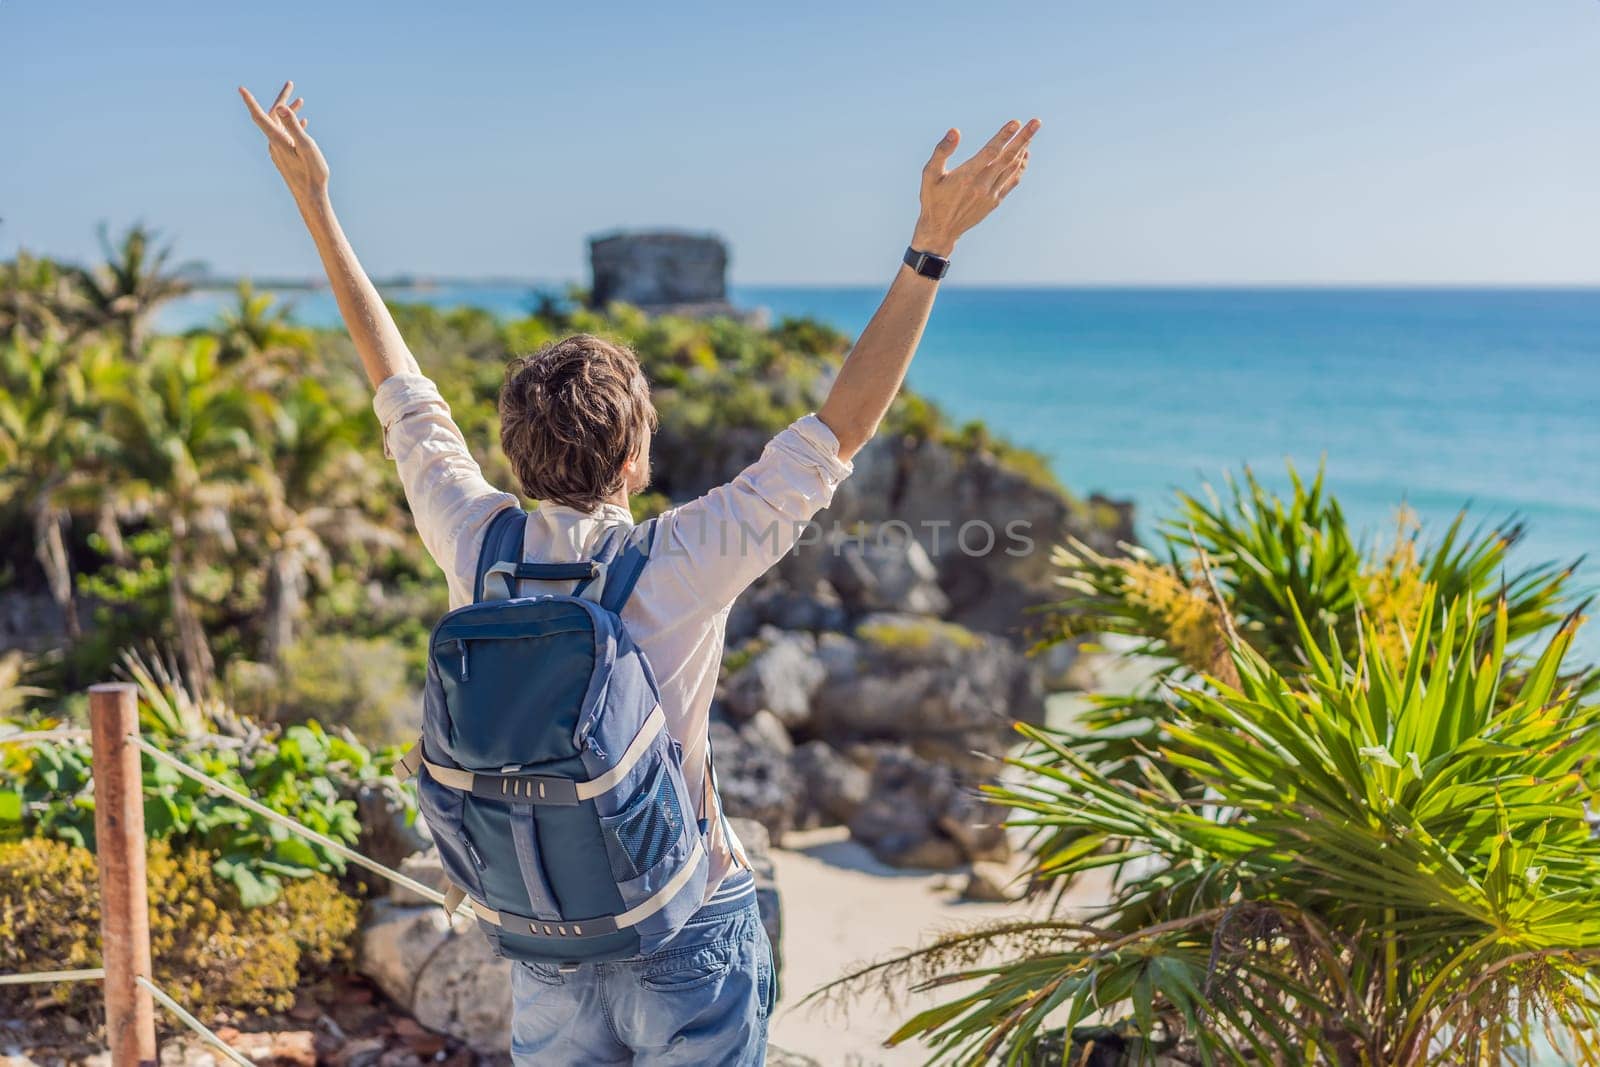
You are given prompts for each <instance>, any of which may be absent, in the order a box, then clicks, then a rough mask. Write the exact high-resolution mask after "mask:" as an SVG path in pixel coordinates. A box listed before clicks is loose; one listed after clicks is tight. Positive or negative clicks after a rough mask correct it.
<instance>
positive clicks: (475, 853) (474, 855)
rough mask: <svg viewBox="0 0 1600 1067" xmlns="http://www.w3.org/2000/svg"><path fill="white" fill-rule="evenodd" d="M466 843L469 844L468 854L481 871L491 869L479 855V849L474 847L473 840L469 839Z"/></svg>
mask: <svg viewBox="0 0 1600 1067" xmlns="http://www.w3.org/2000/svg"><path fill="white" fill-rule="evenodd" d="M466 845H467V855H468V856H471V857H472V862H473V863H475V864H477V866H478V870H480V871H486V870H488V869H489V868H488V865H487V864H485V863H484V862H483V857H482V856H480V855H478V850H477V849H475V848H473V847H472V842H471V841H470V840H467V841H466Z"/></svg>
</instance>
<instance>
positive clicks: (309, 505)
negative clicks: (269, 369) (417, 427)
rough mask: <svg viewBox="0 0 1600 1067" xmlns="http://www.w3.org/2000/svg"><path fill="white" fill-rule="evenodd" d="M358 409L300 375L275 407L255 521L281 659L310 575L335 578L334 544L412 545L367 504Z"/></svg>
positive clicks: (275, 655) (271, 639) (275, 653)
mask: <svg viewBox="0 0 1600 1067" xmlns="http://www.w3.org/2000/svg"><path fill="white" fill-rule="evenodd" d="M357 410H358V409H355V408H353V407H352V406H351V405H346V404H338V403H334V402H333V401H332V399H331V398H330V396H329V394H328V391H327V389H326V388H325V387H324V386H323V385H322V384H321V383H319V382H317V381H315V380H313V379H310V378H302V379H300V380H298V381H296V382H295V383H294V384H293V385H292V386H290V387H289V388H288V389H287V391H284V392H282V393H281V395H280V396H279V397H278V398H277V399H276V400H275V402H274V403H273V404H272V406H271V410H270V418H269V420H268V424H267V425H268V427H269V439H268V441H267V443H266V455H265V456H264V457H263V462H262V463H261V464H259V465H258V466H257V468H256V478H257V483H258V486H259V488H260V490H261V494H260V499H259V502H258V503H259V506H260V507H261V512H262V513H261V516H260V518H259V520H258V521H257V522H255V523H252V524H251V526H252V528H253V529H255V530H257V531H258V532H260V533H261V534H262V535H263V537H264V540H265V544H264V545H263V546H262V551H261V553H260V554H261V556H262V557H263V559H264V560H265V563H266V567H267V576H266V582H265V589H266V611H265V615H266V624H265V631H266V632H265V643H266V649H267V655H268V657H269V658H270V659H272V660H274V661H278V660H281V658H282V656H283V653H284V651H285V650H286V649H287V648H288V647H289V645H290V644H291V643H292V642H293V641H294V637H295V630H296V628H297V626H298V624H299V622H300V620H301V617H302V616H303V614H304V610H305V596H306V592H307V589H308V586H309V582H310V579H311V578H313V577H316V578H317V579H318V580H319V581H322V582H324V583H325V582H327V581H328V580H329V578H330V577H331V570H332V562H333V552H332V551H331V548H332V547H333V546H337V547H339V548H340V549H342V550H345V551H348V550H349V549H350V548H353V547H357V546H383V547H390V548H396V547H399V546H400V545H402V544H404V539H403V538H402V537H401V536H400V535H399V534H398V533H396V532H395V531H394V530H393V529H390V528H388V527H386V526H384V525H382V524H380V523H378V522H375V521H373V520H372V519H371V518H369V517H368V516H367V515H366V513H365V512H364V511H363V509H362V507H361V498H362V496H363V493H364V491H365V490H366V489H368V488H369V487H370V486H371V485H372V468H371V465H370V464H368V463H367V462H366V461H365V460H364V459H363V458H362V457H361V456H360V455H358V453H357V452H356V450H355V443H356V442H357V441H358V440H359V439H360V436H361V433H362V431H363V429H364V424H365V421H366V420H365V419H364V418H363V417H362V416H360V415H359V414H357V413H356V412H357Z"/></svg>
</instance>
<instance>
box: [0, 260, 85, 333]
mask: <svg viewBox="0 0 1600 1067" xmlns="http://www.w3.org/2000/svg"><path fill="white" fill-rule="evenodd" d="M72 301H73V292H72V280H71V276H70V275H69V274H68V273H66V272H63V271H62V270H61V268H60V267H59V266H57V264H56V263H55V262H54V261H52V260H49V259H40V258H38V257H36V256H31V255H29V254H28V253H27V252H18V253H17V258H16V259H13V260H11V261H10V262H8V263H0V336H4V337H9V338H12V339H14V340H24V339H26V340H33V341H39V340H45V339H60V338H62V337H64V336H65V335H66V333H67V329H66V319H67V317H68V313H69V309H70V307H71V305H72Z"/></svg>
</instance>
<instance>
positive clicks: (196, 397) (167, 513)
mask: <svg viewBox="0 0 1600 1067" xmlns="http://www.w3.org/2000/svg"><path fill="white" fill-rule="evenodd" d="M105 422H106V429H107V432H108V434H109V436H110V438H111V440H112V442H113V443H114V449H115V455H114V467H115V469H116V471H117V475H118V483H117V485H116V486H115V487H114V489H115V492H116V493H117V494H118V496H119V497H120V500H121V502H122V503H123V504H124V505H132V504H143V505H145V506H147V507H149V508H150V509H151V512H152V514H155V515H158V516H161V517H164V518H165V520H166V522H167V525H168V528H169V529H170V531H171V543H170V547H169V549H168V560H167V562H168V564H169V566H170V572H171V573H170V579H169V589H170V597H171V605H172V621H173V625H174V628H175V629H176V630H177V637H178V649H179V657H180V659H181V661H182V664H183V668H184V671H185V673H186V675H187V677H188V681H189V684H190V685H191V687H192V688H193V689H195V690H196V691H202V692H203V691H204V690H205V689H206V687H207V686H208V685H209V683H210V681H211V678H212V674H213V671H214V666H215V665H214V663H213V661H212V658H211V651H210V647H209V645H208V643H207V641H206V636H205V633H204V631H203V629H202V628H201V624H200V619H199V615H198V612H197V610H196V608H195V604H194V594H193V591H192V582H193V577H194V575H193V571H194V570H195V569H196V568H197V567H198V566H199V565H200V564H201V563H202V562H203V560H204V555H203V552H202V551H201V549H202V547H203V546H204V545H207V544H221V545H222V546H224V547H225V548H227V547H230V546H232V544H233V532H232V528H231V522H230V512H231V511H232V510H233V508H234V507H235V506H236V505H237V504H238V503H239V502H240V500H242V499H243V498H244V496H245V491H246V488H247V486H246V478H247V475H248V467H249V460H250V458H251V457H252V455H253V448H252V445H251V442H250V435H249V430H250V426H251V423H252V398H251V397H250V395H249V394H247V393H246V392H245V391H244V390H242V389H240V388H239V387H238V385H237V384H236V381H235V379H234V377H233V376H232V375H231V374H229V373H227V372H225V371H224V370H223V368H222V367H221V366H220V364H219V362H218V359H217V342H216V340H215V339H214V338H206V337H197V338H188V339H183V340H177V339H172V340H166V341H162V342H159V343H158V344H156V345H155V346H154V347H153V348H152V349H151V351H150V353H149V356H148V358H147V359H146V360H145V362H143V363H142V364H139V365H137V366H136V367H135V369H134V373H133V374H131V375H130V376H129V378H128V380H127V381H126V383H125V384H124V386H123V387H122V388H120V389H118V390H117V391H116V392H115V393H114V394H113V395H112V396H111V397H110V398H109V400H108V403H107V404H106V408H105Z"/></svg>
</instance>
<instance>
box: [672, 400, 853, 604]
mask: <svg viewBox="0 0 1600 1067" xmlns="http://www.w3.org/2000/svg"><path fill="white" fill-rule="evenodd" d="M852 470H853V468H852V466H851V465H850V463H848V462H846V461H845V460H842V459H840V458H839V441H838V438H836V437H835V436H834V434H833V431H832V430H830V429H828V426H827V424H826V423H824V422H823V421H822V420H821V419H819V418H817V417H816V416H815V415H806V416H804V417H803V418H800V419H798V420H796V421H795V422H794V423H792V424H791V425H790V426H788V427H787V428H786V429H784V430H783V431H781V432H780V433H779V434H778V435H777V436H776V437H774V438H773V439H772V440H771V441H769V442H767V446H766V448H765V449H763V450H762V453H761V457H760V458H759V459H757V460H756V461H755V462H754V463H752V464H750V466H748V467H746V468H745V469H744V470H742V471H740V472H739V474H738V476H737V477H735V478H734V479H733V481H731V482H729V483H728V484H726V485H721V486H718V487H717V488H715V489H713V490H711V491H710V492H709V493H707V494H705V495H704V496H702V497H699V498H698V499H695V500H691V501H689V502H688V503H686V504H683V505H681V506H679V507H676V508H673V509H671V510H670V511H668V512H666V513H665V514H663V515H662V516H661V519H660V521H659V525H658V529H657V533H656V541H655V547H654V550H653V551H652V553H651V561H650V566H649V567H647V568H645V576H646V578H647V579H649V580H650V581H651V582H652V584H654V583H661V584H662V585H671V586H672V587H674V588H673V589H672V590H671V592H672V595H671V597H670V599H671V600H672V601H675V602H677V603H679V604H681V605H682V606H683V609H684V611H685V613H686V614H689V615H701V614H705V615H711V614H714V613H716V612H717V611H720V610H721V609H723V608H725V607H727V606H728V605H729V604H731V603H732V602H733V600H734V598H736V597H737V596H738V595H739V594H740V593H742V592H743V591H744V590H745V588H746V587H747V586H749V585H750V583H751V582H753V581H755V580H756V579H757V578H759V577H760V576H761V575H762V574H763V573H764V572H765V571H766V570H768V569H769V568H770V567H771V566H772V565H773V564H775V563H777V562H778V560H780V559H782V558H783V556H784V554H785V553H787V552H788V551H789V550H790V549H791V548H793V547H794V545H795V542H796V541H797V540H799V538H800V536H801V534H802V533H803V532H804V529H805V526H806V524H807V523H808V522H810V520H811V518H812V517H813V516H815V515H816V513H817V512H819V511H821V510H822V509H823V508H825V507H827V506H828V504H829V503H831V502H832V500H833V493H834V490H835V489H837V488H838V487H839V483H840V482H842V481H844V479H845V478H847V477H848V476H849V475H850V473H851V471H852ZM663 591H665V590H663Z"/></svg>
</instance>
